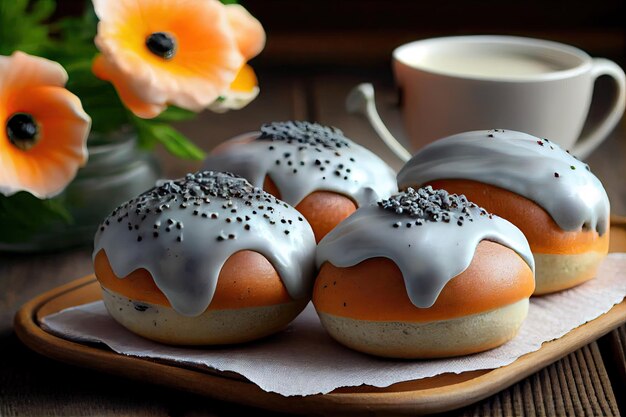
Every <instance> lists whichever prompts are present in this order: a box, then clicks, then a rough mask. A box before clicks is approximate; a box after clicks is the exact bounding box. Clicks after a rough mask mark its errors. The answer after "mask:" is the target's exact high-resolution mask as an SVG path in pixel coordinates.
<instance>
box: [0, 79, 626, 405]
mask: <svg viewBox="0 0 626 417" xmlns="http://www.w3.org/2000/svg"><path fill="white" fill-rule="evenodd" d="M259 76H260V83H261V88H262V92H261V95H260V96H259V98H258V99H257V100H256V101H255V102H254V103H252V104H251V105H250V106H249V107H248V108H246V109H244V110H241V111H239V112H232V113H229V114H225V115H215V114H210V113H208V112H207V113H205V114H202V115H201V116H200V117H198V118H197V119H196V120H194V121H192V122H187V123H185V124H183V125H180V126H179V128H180V129H181V130H182V131H184V132H185V133H186V134H187V135H189V136H190V137H191V138H193V139H194V140H195V141H196V143H198V144H199V145H200V146H201V147H203V148H204V149H206V150H210V149H211V148H213V147H214V146H215V145H216V144H217V143H219V142H220V141H222V140H225V139H227V138H229V137H232V136H234V135H236V134H238V133H242V132H245V131H251V130H255V129H257V128H258V126H259V125H260V124H262V123H264V122H269V121H277V120H289V119H300V120H315V121H318V122H320V123H324V124H331V125H334V126H337V127H339V128H341V129H342V130H343V131H344V133H345V134H346V135H347V136H348V137H350V138H353V139H354V140H356V141H358V142H360V143H361V144H363V145H365V146H366V147H368V148H370V149H372V150H374V151H375V152H377V153H378V154H379V155H380V156H381V157H383V158H384V159H386V160H387V161H388V162H389V163H390V164H392V166H394V167H395V168H398V167H399V165H400V162H399V161H397V160H396V159H395V158H394V157H393V155H392V154H391V153H390V152H389V151H388V150H387V149H386V148H384V146H383V145H381V143H380V141H379V140H378V139H377V138H376V136H375V135H374V133H373V132H372V130H371V129H370V128H369V126H368V125H367V124H366V123H365V122H364V121H363V120H362V119H361V118H359V117H357V116H352V115H349V114H347V113H346V111H345V110H344V99H345V96H346V94H347V92H348V91H349V90H350V88H351V87H352V86H354V85H356V84H357V83H359V82H364V81H371V82H373V83H374V85H375V87H376V89H377V90H376V91H377V103H378V106H379V110H380V112H381V115H382V118H383V119H384V120H385V121H386V122H387V124H388V126H389V127H390V130H391V131H392V132H394V133H396V134H398V136H402V127H401V120H400V115H399V113H398V110H397V108H396V105H395V103H396V98H395V91H394V88H393V82H392V79H391V72H390V71H389V70H387V69H381V70H362V69H358V70H357V69H355V70H348V69H344V70H339V71H337V70H333V71H331V70H327V71H325V70H318V71H315V72H303V71H298V72H296V73H295V74H294V72H281V71H279V70H276V69H273V70H266V71H261V72H260V74H259ZM604 84H605V83H603V82H602V81H600V82H599V85H598V93H597V94H596V98H597V99H598V102H600V106H599V107H602V103H606V102H607V101H608V100H609V99H610V97H609V95H608V94H605V91H606V88H608V84H606V85H604ZM594 115H595V114H592V115H591V116H590V117H594ZM157 153H158V155H159V157H160V158H161V160H162V162H163V168H164V173H165V176H168V177H175V176H180V175H182V174H184V173H186V172H188V171H190V170H194V169H196V168H197V167H198V166H199V163H193V162H189V161H181V160H176V159H175V158H172V157H170V156H169V155H166V154H165V152H163V151H162V150H158V151H157ZM588 162H589V163H590V165H591V168H592V170H593V171H594V172H595V173H596V175H597V176H598V177H599V178H600V179H601V180H602V181H603V183H604V184H605V187H606V188H607V191H608V193H609V197H610V198H611V204H612V212H613V214H621V215H626V187H624V185H623V179H625V178H626V122H625V121H624V120H622V122H621V123H620V125H619V126H618V128H617V129H616V130H615V131H614V132H613V133H612V134H611V136H610V137H609V138H608V139H607V141H606V142H605V143H604V144H603V145H602V146H601V147H600V148H599V149H598V150H597V151H596V152H594V154H593V155H591V157H590V158H589V159H588ZM90 254H91V252H90V248H89V247H83V248H74V249H70V250H65V251H62V252H57V253H48V254H37V255H16V254H0V416H5V415H6V416H12V415H26V416H43V415H94V414H97V415H145V416H160V415H163V416H165V415H170V416H197V415H211V416H226V415H233V414H235V413H237V414H244V413H245V414H246V415H253V414H254V415H276V414H275V413H269V412H265V411H262V410H254V409H248V408H244V407H241V406H239V405H236V404H229V403H224V402H219V401H215V400H211V399H208V398H204V397H199V396H195V395H191V394H187V393H184V392H178V391H172V390H169V389H166V388H163V387H159V386H156V385H152V384H151V383H150V381H142V382H137V381H129V380H125V379H122V378H117V377H114V376H109V375H104V374H99V373H96V372H93V371H90V370H86V369H81V368H77V367H73V366H69V365H65V364H61V363H57V362H54V361H52V360H49V359H47V358H45V357H41V356H39V355H37V354H35V353H33V352H31V351H29V350H28V349H27V348H26V347H24V346H23V345H21V343H20V342H19V341H18V340H17V338H16V337H15V335H14V334H13V329H12V320H13V316H14V314H15V312H16V311H17V310H18V309H19V308H20V306H21V305H22V304H23V303H24V302H26V301H27V300H29V299H31V298H32V297H34V296H36V295H38V294H40V293H42V292H44V291H46V290H48V289H51V288H53V287H56V286H58V285H61V284H63V283H66V282H69V281H71V280H74V279H76V278H79V277H82V276H84V275H86V274H89V273H91V272H92V267H91V261H90ZM625 352H626V327H621V328H619V329H617V330H615V331H613V332H612V333H610V334H608V335H607V336H605V337H603V338H601V339H600V340H598V341H597V342H594V343H592V344H590V345H588V346H585V347H584V348H582V349H580V350H578V351H576V352H574V353H572V354H570V355H568V356H566V357H565V358H563V359H561V360H559V361H558V362H556V363H554V364H552V365H550V366H549V367H547V368H545V369H543V370H542V371H540V372H538V373H537V374H535V375H532V376H530V377H528V378H526V379H525V380H523V381H521V382H519V383H518V384H516V385H514V386H512V387H509V388H507V389H504V390H503V391H502V392H500V393H499V394H497V395H494V396H493V397H491V398H488V399H486V400H483V401H481V402H478V403H476V404H474V405H472V406H469V407H466V408H464V409H462V410H458V411H455V412H452V413H449V414H450V415H468V416H470V415H476V416H482V415H485V416H487V415H494V416H496V415H497V416H500V415H520V416H536V415H574V416H583V415H587V416H611V415H619V414H620V410H621V411H622V412H623V413H626V353H625Z"/></svg>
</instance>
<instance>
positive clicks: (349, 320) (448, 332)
mask: <svg viewBox="0 0 626 417" xmlns="http://www.w3.org/2000/svg"><path fill="white" fill-rule="evenodd" d="M533 290H534V277H533V272H532V270H531V269H530V267H529V266H528V265H527V264H526V262H525V261H524V260H523V259H522V258H521V257H520V256H519V255H518V254H517V253H516V252H514V251H513V250H511V249H509V248H507V247H505V246H502V245H500V244H498V243H494V242H490V241H482V242H480V243H479V245H478V246H477V248H476V252H475V254H474V258H473V259H472V262H471V264H470V266H469V267H468V268H467V269H466V270H465V271H463V272H462V273H461V274H459V275H457V276H456V277H454V278H453V279H452V280H450V281H449V282H448V283H447V284H446V286H445V287H444V288H443V290H442V292H441V294H439V297H438V298H437V300H436V302H435V304H434V305H433V306H432V307H430V308H418V307H416V306H415V305H414V304H413V303H412V302H411V300H410V299H409V296H408V294H407V292H406V288H405V285H404V279H403V277H402V273H401V271H400V269H399V268H398V267H397V265H396V264H395V263H394V262H393V261H391V260H390V259H387V258H372V259H368V260H365V261H363V262H361V263H359V264H358V265H355V266H352V267H348V268H339V267H335V266H334V265H332V264H330V263H328V262H327V263H325V264H324V265H322V268H321V270H320V273H319V275H318V277H317V280H316V282H315V288H314V291H313V304H314V305H315V308H316V310H317V312H318V314H319V315H320V319H321V320H322V324H323V325H324V327H325V328H326V330H328V332H329V333H330V334H331V336H333V338H335V339H336V340H337V341H339V342H340V343H342V344H344V345H346V346H348V347H350V348H352V349H355V350H358V351H361V352H365V353H370V354H374V355H378V356H386V357H394V358H434V357H445V356H455V355H465V354H469V353H475V352H480V351H483V350H486V349H491V348H493V347H496V346H499V345H501V344H503V343H505V342H506V341H508V340H510V339H511V338H513V337H514V336H515V334H516V333H517V330H518V329H519V326H520V325H521V323H522V321H523V320H524V318H525V317H526V314H527V311H528V298H529V297H530V295H531V294H532V293H533Z"/></svg>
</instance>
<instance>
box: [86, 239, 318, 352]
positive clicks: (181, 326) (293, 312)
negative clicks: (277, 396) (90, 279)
mask: <svg viewBox="0 0 626 417" xmlns="http://www.w3.org/2000/svg"><path fill="white" fill-rule="evenodd" d="M94 269H95V273H96V276H97V277H98V280H99V281H100V285H101V286H102V289H103V292H102V294H103V299H104V302H105V305H106V307H107V310H108V311H109V312H110V314H111V316H113V318H114V319H115V320H117V321H118V322H119V323H120V324H122V325H123V326H124V327H126V328H128V329H129V330H131V331H133V332H135V333H137V334H139V335H140V336H143V337H146V338H148V339H152V340H156V341H158V342H161V343H167V344H174V345H207V344H230V343H241V342H247V341H250V340H254V339H258V338H260V337H264V336H267V335H269V334H272V333H275V332H277V331H279V330H281V329H282V328H284V327H285V326H286V325H287V324H289V323H290V322H291V321H292V320H293V319H294V318H295V317H296V316H297V315H298V314H299V313H300V311H302V309H304V307H305V306H306V304H307V303H308V299H307V298H305V299H301V300H292V299H291V297H289V294H288V293H287V291H286V290H285V286H284V285H283V283H282V281H281V280H280V277H279V276H278V273H277V272H276V270H275V269H274V267H273V266H272V264H270V263H269V261H268V260H267V259H266V258H265V257H264V256H263V255H261V254H259V253H257V252H252V251H241V252H237V253H235V254H234V255H232V256H231V257H230V258H228V260H227V261H226V263H225V264H224V266H223V267H222V270H221V271H220V275H219V279H218V282H217V288H216V290H215V294H214V296H213V300H212V301H211V304H210V305H209V307H208V308H207V309H206V310H205V311H204V312H203V313H202V314H200V315H199V316H195V317H188V316H183V315H181V314H178V313H177V312H176V311H175V310H174V309H173V308H172V306H171V304H170V303H169V301H168V300H167V298H166V297H165V295H164V294H163V292H161V290H159V288H158V287H157V286H156V284H155V283H154V280H153V279H152V276H151V275H150V273H149V272H148V271H146V270H145V269H137V270H135V271H133V272H132V273H131V274H130V275H128V276H126V277H124V279H120V278H119V277H117V276H116V275H115V273H114V272H113V271H112V270H111V265H110V264H109V260H108V258H107V256H106V253H105V252H104V251H100V252H99V253H98V254H97V255H96V260H95V263H94Z"/></svg>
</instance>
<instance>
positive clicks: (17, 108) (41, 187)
mask: <svg viewBox="0 0 626 417" xmlns="http://www.w3.org/2000/svg"><path fill="white" fill-rule="evenodd" d="M5 107H6V110H5V111H6V114H7V115H10V114H13V113H16V112H24V113H28V114H30V115H32V116H33V118H34V119H35V121H36V122H37V124H38V126H39V135H40V139H39V141H38V143H37V144H36V145H35V146H33V148H31V149H29V150H28V151H23V150H20V149H18V148H16V147H15V146H13V145H12V144H11V143H10V142H9V141H8V139H7V138H6V135H5V134H2V135H1V136H0V166H1V167H2V170H0V192H2V193H3V194H5V195H11V194H13V193H15V192H18V191H22V190H25V191H28V192H30V193H31V194H33V195H34V196H36V197H38V198H48V197H53V196H55V195H57V194H59V193H60V192H61V191H62V190H63V189H64V188H65V186H66V185H67V184H68V183H69V182H70V181H71V180H72V179H73V178H74V176H75V175H76V171H77V170H78V168H79V167H80V166H82V165H84V164H85V163H86V161H87V146H86V142H87V136H88V134H89V127H90V125H91V119H90V118H89V116H88V115H87V114H86V113H85V112H84V111H83V109H82V106H81V103H80V100H79V99H78V97H76V96H75V95H73V94H72V93H70V92H69V91H67V90H66V89H64V88H61V87H56V86H39V87H34V88H27V89H23V90H21V91H19V92H16V94H12V95H11V96H9V97H7V100H6V103H5Z"/></svg>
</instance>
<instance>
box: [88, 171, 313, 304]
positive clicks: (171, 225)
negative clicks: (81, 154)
mask: <svg viewBox="0 0 626 417" xmlns="http://www.w3.org/2000/svg"><path fill="white" fill-rule="evenodd" d="M94 246H95V248H94V252H93V257H94V258H95V256H96V254H97V253H98V252H100V250H104V251H105V252H106V254H107V256H108V258H109V263H110V265H111V268H112V269H113V272H114V273H115V275H117V276H118V277H125V276H127V275H128V274H130V273H131V272H133V271H135V270H137V269H140V268H145V269H146V270H148V272H150V274H151V275H152V277H153V279H154V282H155V283H156V285H157V287H158V288H159V289H160V290H161V291H162V292H163V294H165V296H166V297H167V299H168V301H169V302H170V304H171V305H172V307H173V308H174V309H175V310H176V311H177V312H178V313H180V314H182V315H186V316H197V315H200V314H201V313H202V312H204V311H205V310H206V308H207V307H208V306H209V304H210V303H211V300H212V298H213V294H214V292H215V288H216V285H217V279H218V276H219V273H220V271H221V269H222V266H223V265H224V263H225V262H226V260H227V259H228V258H229V257H230V256H231V255H233V254H234V253H236V252H238V251H241V250H252V251H256V252H259V253H260V254H262V255H264V256H265V257H266V258H267V259H268V260H269V261H270V262H271V263H272V265H273V266H274V268H275V269H276V271H277V272H278V274H279V275H280V277H281V280H282V281H283V283H284V285H285V288H286V289H287V292H288V293H289V295H290V296H291V297H292V298H293V299H301V298H303V297H307V296H308V295H309V294H310V292H311V290H312V286H313V280H314V273H315V264H314V260H315V237H314V235H313V231H312V230H311V226H310V225H309V224H308V222H307V221H306V220H304V219H303V218H302V216H301V214H300V213H299V212H298V211H296V210H295V209H294V208H293V207H291V206H289V205H287V204H286V203H284V202H283V201H281V200H278V199H277V198H275V197H274V196H272V195H270V194H268V193H266V192H264V191H262V190H261V189H259V188H255V187H253V186H252V185H251V184H250V183H249V182H248V181H246V180H245V179H243V178H239V177H235V176H233V175H232V174H225V173H216V172H208V171H205V172H198V173H195V174H188V175H187V176H186V177H185V178H181V179H178V180H174V181H165V182H164V183H162V184H160V185H159V186H157V187H155V188H153V189H151V190H149V191H147V192H145V193H143V194H141V195H140V196H139V197H137V198H135V199H133V200H130V201H129V202H127V203H125V204H123V205H121V206H120V207H118V208H117V209H115V210H114V211H113V213H112V214H111V215H110V216H109V217H108V218H107V219H106V220H105V221H104V222H103V223H102V225H101V227H100V229H99V231H98V232H97V233H96V237H95V243H94Z"/></svg>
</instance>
